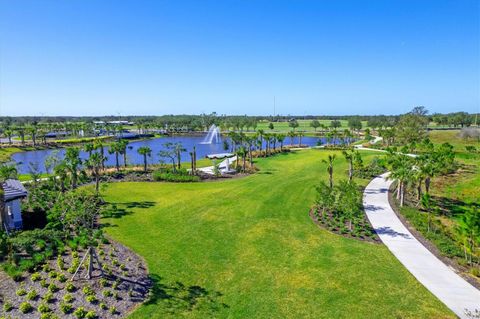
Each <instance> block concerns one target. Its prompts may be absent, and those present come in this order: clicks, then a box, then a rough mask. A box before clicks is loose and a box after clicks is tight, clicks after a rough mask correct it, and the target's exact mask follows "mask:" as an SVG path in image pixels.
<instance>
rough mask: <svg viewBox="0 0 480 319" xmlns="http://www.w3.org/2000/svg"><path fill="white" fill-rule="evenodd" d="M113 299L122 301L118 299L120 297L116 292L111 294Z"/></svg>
mask: <svg viewBox="0 0 480 319" xmlns="http://www.w3.org/2000/svg"><path fill="white" fill-rule="evenodd" d="M113 298H115V299H116V300H120V299H122V298H120V295H119V293H118V292H117V291H115V292H114V293H113Z"/></svg>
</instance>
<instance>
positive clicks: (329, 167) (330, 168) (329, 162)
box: [322, 154, 336, 188]
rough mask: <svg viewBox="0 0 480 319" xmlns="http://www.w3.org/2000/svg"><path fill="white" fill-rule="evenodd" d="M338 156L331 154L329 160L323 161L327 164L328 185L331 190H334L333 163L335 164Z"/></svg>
mask: <svg viewBox="0 0 480 319" xmlns="http://www.w3.org/2000/svg"><path fill="white" fill-rule="evenodd" d="M335 158H336V155H335V154H333V155H332V154H329V155H328V160H325V159H323V160H322V162H324V163H325V164H327V172H328V185H329V186H330V188H333V163H334V162H335Z"/></svg>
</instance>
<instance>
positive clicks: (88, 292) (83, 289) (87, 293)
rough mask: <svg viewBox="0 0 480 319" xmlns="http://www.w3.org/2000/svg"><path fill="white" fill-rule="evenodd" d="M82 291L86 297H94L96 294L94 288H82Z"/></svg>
mask: <svg viewBox="0 0 480 319" xmlns="http://www.w3.org/2000/svg"><path fill="white" fill-rule="evenodd" d="M82 291H83V293H84V294H85V295H93V294H94V293H95V292H94V291H93V289H92V287H90V286H85V287H83V288H82Z"/></svg>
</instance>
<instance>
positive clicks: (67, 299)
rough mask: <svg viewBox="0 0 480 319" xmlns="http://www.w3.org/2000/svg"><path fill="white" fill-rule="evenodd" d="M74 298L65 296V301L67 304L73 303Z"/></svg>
mask: <svg viewBox="0 0 480 319" xmlns="http://www.w3.org/2000/svg"><path fill="white" fill-rule="evenodd" d="M73 299H74V298H73V296H72V294H65V296H63V301H65V302H66V303H71V302H72V301H73Z"/></svg>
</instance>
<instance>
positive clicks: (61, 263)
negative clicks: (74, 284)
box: [57, 255, 65, 270]
mask: <svg viewBox="0 0 480 319" xmlns="http://www.w3.org/2000/svg"><path fill="white" fill-rule="evenodd" d="M57 266H58V269H59V270H63V268H64V267H65V262H64V261H63V258H62V256H60V255H58V257H57Z"/></svg>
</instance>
